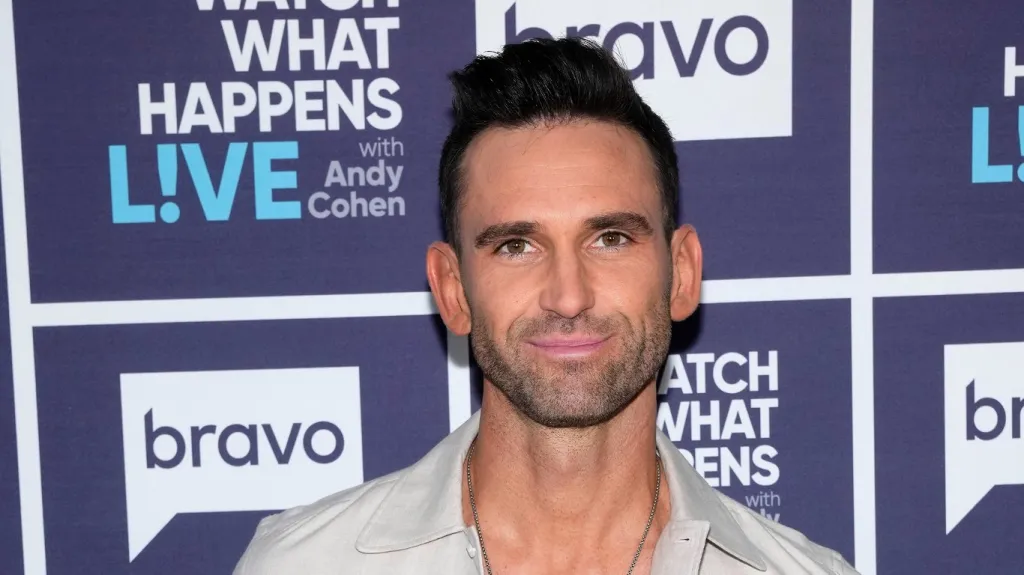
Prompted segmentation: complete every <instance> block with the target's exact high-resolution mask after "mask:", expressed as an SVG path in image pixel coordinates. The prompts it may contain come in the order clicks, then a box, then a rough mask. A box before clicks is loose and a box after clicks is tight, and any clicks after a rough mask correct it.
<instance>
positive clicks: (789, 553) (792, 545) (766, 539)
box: [715, 491, 857, 575]
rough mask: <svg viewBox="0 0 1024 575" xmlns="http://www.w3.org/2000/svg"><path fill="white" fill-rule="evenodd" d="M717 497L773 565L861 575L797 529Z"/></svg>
mask: <svg viewBox="0 0 1024 575" xmlns="http://www.w3.org/2000/svg"><path fill="white" fill-rule="evenodd" d="M715 493H716V495H717V496H718V498H719V500H720V501H721V503H722V504H723V505H724V506H725V507H726V509H728V510H729V512H730V513H731V514H732V516H733V518H735V519H736V522H737V523H738V524H739V526H740V528H741V529H742V530H743V533H744V534H745V535H746V536H747V537H748V538H749V539H750V540H751V542H753V543H754V545H755V546H756V547H757V548H758V550H759V551H761V553H762V554H763V555H764V559H765V560H766V561H767V562H768V563H769V565H771V564H783V565H785V564H787V563H797V564H801V565H803V566H804V567H805V568H808V567H812V566H813V567H817V568H819V569H820V570H822V571H824V572H825V573H829V574H831V575H857V572H856V571H855V570H854V569H853V567H852V566H851V565H850V564H849V563H847V562H846V560H845V559H844V558H843V556H842V555H841V554H840V553H839V552H837V551H834V550H832V549H829V548H828V547H824V546H822V545H819V544H817V543H815V542H814V541H811V540H810V539H808V538H807V536H805V535H804V534H803V533H801V532H799V531H797V530H796V529H793V528H790V527H786V526H785V525H783V524H781V523H779V522H777V521H773V520H771V519H769V518H767V517H765V516H763V515H761V514H760V513H755V512H754V511H753V510H752V509H750V508H749V507H747V506H746V505H743V504H742V503H739V502H737V501H735V500H733V499H731V498H729V497H727V496H726V495H724V494H722V493H720V492H718V491H716V492H715ZM780 572H783V573H786V572H789V570H788V568H787V569H786V570H781V571H780Z"/></svg>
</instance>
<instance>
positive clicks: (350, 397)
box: [121, 367, 363, 561]
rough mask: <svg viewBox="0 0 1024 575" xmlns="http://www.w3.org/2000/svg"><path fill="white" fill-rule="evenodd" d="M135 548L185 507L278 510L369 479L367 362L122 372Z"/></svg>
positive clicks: (131, 550) (132, 553) (132, 554)
mask: <svg viewBox="0 0 1024 575" xmlns="http://www.w3.org/2000/svg"><path fill="white" fill-rule="evenodd" d="M121 412H122V431H123V435H124V471H125V490H126V503H127V510H128V518H127V519H128V559H129V561H134V560H135V558H136V557H138V555H139V553H141V552H142V551H143V550H144V549H145V548H146V546H147V545H149V543H150V542H152V541H153V539H154V538H156V536H157V535H159V533H160V531H161V530H162V529H163V528H164V527H165V526H166V525H167V524H168V523H169V522H170V521H171V519H173V518H174V516H175V515H176V514H178V513H207V512H222V511H260V510H267V511H274V510H280V509H285V508H289V507H293V506H296V505H301V504H305V503H310V502H312V501H314V500H316V499H319V498H321V497H324V496H326V495H329V494H331V493H334V492H336V491H340V490H342V489H345V488H347V487H352V486H355V485H358V484H360V483H362V482H363V453H362V422H361V420H360V419H361V418H360V404H359V369H358V368H356V367H344V368H314V369H282V370H253V371H207V372H177V373H135V374H122V375H121Z"/></svg>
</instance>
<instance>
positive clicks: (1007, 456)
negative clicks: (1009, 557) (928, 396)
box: [945, 342, 1024, 534]
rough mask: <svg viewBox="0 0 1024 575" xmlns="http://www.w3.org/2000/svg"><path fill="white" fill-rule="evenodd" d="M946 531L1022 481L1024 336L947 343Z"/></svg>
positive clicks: (1023, 460) (1023, 468)
mask: <svg viewBox="0 0 1024 575" xmlns="http://www.w3.org/2000/svg"><path fill="white" fill-rule="evenodd" d="M945 378H946V382H945V404H946V405H945V418H946V421H945V428H946V533H947V534H948V533H949V532H951V531H952V530H953V528H954V527H956V526H957V525H958V524H959V523H960V522H961V521H962V520H963V518H964V517H966V516H967V514H968V513H970V512H971V510H972V509H974V506H975V505H977V504H978V502H980V501H981V499H982V498H983V497H985V495H986V494H987V493H988V492H989V491H990V490H991V489H992V488H993V487H995V486H996V485H1017V484H1022V483H1024V439H1022V438H1021V434H1022V430H1021V427H1022V425H1024V421H1022V419H1024V342H1014V343H991V344H988V343H986V344H965V345H947V346H945Z"/></svg>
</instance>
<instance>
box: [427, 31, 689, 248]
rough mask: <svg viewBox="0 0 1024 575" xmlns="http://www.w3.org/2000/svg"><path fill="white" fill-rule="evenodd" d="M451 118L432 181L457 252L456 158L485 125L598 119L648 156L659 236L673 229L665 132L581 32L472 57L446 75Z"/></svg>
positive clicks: (459, 187) (671, 163)
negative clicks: (627, 135)
mask: <svg viewBox="0 0 1024 575" xmlns="http://www.w3.org/2000/svg"><path fill="white" fill-rule="evenodd" d="M449 79H450V80H451V83H452V86H453V87H454V95H453V97H452V109H453V112H454V117H455V118H454V119H455V123H454V125H453V126H452V130H451V132H450V133H449V134H448V137H447V139H446V140H445V142H444V147H443V148H442V150H441V162H440V169H439V172H438V186H439V188H440V192H441V217H442V219H443V222H444V234H445V240H446V241H447V242H448V243H450V244H451V245H452V246H453V248H454V249H455V251H456V253H458V252H459V245H458V236H459V223H458V220H459V209H460V205H461V200H462V195H463V191H464V189H463V188H464V181H463V180H464V178H463V174H462V170H461V167H462V159H463V157H464V156H465V153H466V149H467V148H468V147H469V145H470V143H472V141H473V138H475V137H476V136H477V135H479V134H480V133H481V132H483V131H484V130H486V129H487V128H490V127H504V128H518V127H524V126H531V125H537V124H542V123H549V122H572V121H576V120H586V119H591V120H601V121H607V122H611V123H614V124H618V125H620V126H623V127H625V128H628V129H630V130H632V131H633V132H635V133H636V134H638V135H639V136H640V137H641V138H643V140H644V142H645V143H646V144H647V148H648V150H649V151H650V154H651V157H652V158H653V160H654V166H653V167H654V169H655V172H656V179H657V182H658V187H659V188H660V190H659V191H660V192H661V199H662V208H663V212H664V215H663V218H662V223H663V225H664V228H665V233H666V236H669V237H671V234H672V231H673V230H674V229H675V227H676V211H677V210H678V207H679V198H678V194H679V168H678V166H677V164H676V150H675V145H674V141H673V139H672V134H671V133H670V132H669V129H668V126H666V125H665V122H664V121H663V120H662V119H661V118H660V117H659V116H658V115H657V114H655V113H654V111H653V110H651V108H650V107H649V106H648V105H647V104H645V103H644V101H643V99H642V98H641V97H640V95H639V94H638V93H637V91H636V89H635V88H634V87H633V82H632V80H631V79H630V75H629V72H628V71H627V70H626V69H625V68H623V66H622V65H621V64H620V63H619V62H618V61H617V60H616V59H615V57H614V56H613V55H612V54H611V53H609V52H608V51H607V50H605V49H604V48H602V47H601V45H600V44H597V43H596V42H594V41H592V40H589V39H586V38H560V39H557V40H552V39H546V38H538V39H533V40H528V41H526V42H523V43H521V44H510V45H507V46H505V47H504V48H503V49H502V51H501V52H500V53H496V54H490V55H481V56H477V57H476V58H475V59H474V60H473V61H472V62H470V63H469V64H468V65H467V66H466V67H465V68H463V69H462V70H458V71H456V72H452V73H451V74H450V75H449Z"/></svg>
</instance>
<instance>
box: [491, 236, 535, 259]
mask: <svg viewBox="0 0 1024 575" xmlns="http://www.w3.org/2000/svg"><path fill="white" fill-rule="evenodd" d="M534 251H536V249H535V248H534V247H533V246H531V245H530V242H528V241H526V240H524V239H522V238H516V239H514V240H509V241H507V242H505V243H503V244H501V245H500V246H498V253H499V254H502V255H507V256H511V257H518V256H523V255H525V254H528V253H531V252H534Z"/></svg>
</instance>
